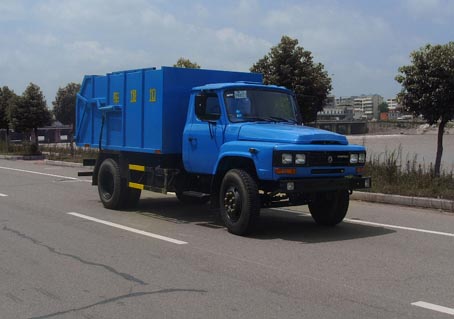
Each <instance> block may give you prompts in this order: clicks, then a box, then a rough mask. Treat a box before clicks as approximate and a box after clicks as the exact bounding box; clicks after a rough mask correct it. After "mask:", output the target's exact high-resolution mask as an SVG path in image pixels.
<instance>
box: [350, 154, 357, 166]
mask: <svg viewBox="0 0 454 319" xmlns="http://www.w3.org/2000/svg"><path fill="white" fill-rule="evenodd" d="M350 164H358V154H350Z"/></svg>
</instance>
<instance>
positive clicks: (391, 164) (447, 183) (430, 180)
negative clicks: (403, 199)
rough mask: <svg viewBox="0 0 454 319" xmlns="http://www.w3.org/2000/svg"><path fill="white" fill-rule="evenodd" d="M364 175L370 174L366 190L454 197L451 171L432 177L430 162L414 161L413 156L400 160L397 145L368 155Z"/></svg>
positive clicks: (400, 155) (453, 180)
mask: <svg viewBox="0 0 454 319" xmlns="http://www.w3.org/2000/svg"><path fill="white" fill-rule="evenodd" d="M366 175H368V176H371V177H372V188H371V189H370V190H369V191H370V192H375V193H384V194H395V195H403V196H416V197H430V198H441V199H451V200H454V176H453V171H452V170H451V171H446V170H442V172H441V175H440V177H435V176H434V170H433V166H432V163H429V164H428V165H426V164H424V163H423V164H421V163H418V161H417V156H416V155H415V156H414V157H413V158H412V159H405V160H403V159H402V148H401V147H399V148H398V149H397V150H394V151H391V152H388V151H386V152H384V153H382V154H379V155H373V156H372V157H371V158H369V160H368V163H367V164H366Z"/></svg>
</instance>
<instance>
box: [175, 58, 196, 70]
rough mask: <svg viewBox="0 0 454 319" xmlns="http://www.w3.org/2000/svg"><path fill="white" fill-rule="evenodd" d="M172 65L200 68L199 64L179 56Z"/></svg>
mask: <svg viewBox="0 0 454 319" xmlns="http://www.w3.org/2000/svg"><path fill="white" fill-rule="evenodd" d="M173 66H174V67H176V68H187V69H200V65H198V64H197V63H195V62H192V61H191V60H189V59H185V58H183V57H181V58H179V59H178V61H177V63H175V64H174V65H173Z"/></svg>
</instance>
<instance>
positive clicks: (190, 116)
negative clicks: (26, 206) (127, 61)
mask: <svg viewBox="0 0 454 319" xmlns="http://www.w3.org/2000/svg"><path fill="white" fill-rule="evenodd" d="M299 112H300V111H299V108H298V105H297V103H296V100H295V96H294V93H293V92H292V91H290V90H288V89H287V88H285V87H281V86H275V85H264V84H263V78H262V75H261V74H257V73H247V72H230V71H217V70H203V69H186V68H173V67H161V68H160V69H156V68H147V69H139V70H128V71H121V72H113V73H109V74H106V75H102V76H99V75H88V76H85V77H84V79H83V83H82V86H81V89H80V92H79V94H78V95H77V103H76V125H75V126H76V132H75V140H76V144H77V145H78V146H80V147H91V148H98V149H99V151H98V156H97V158H96V159H92V160H86V161H84V164H85V165H87V166H93V171H91V172H81V174H84V175H90V176H92V184H93V185H96V186H97V187H98V192H99V197H100V199H101V202H102V204H103V205H104V207H106V208H108V209H127V208H131V207H133V206H134V205H136V204H137V203H138V201H139V198H140V195H141V191H143V190H148V191H154V192H159V193H163V194H166V193H168V192H171V193H175V194H176V196H177V198H178V199H179V200H180V201H181V202H184V203H188V204H204V203H207V202H209V201H210V202H211V205H212V206H213V207H218V208H219V212H220V216H221V219H222V221H223V222H224V224H225V226H226V228H227V230H228V231H229V232H231V233H234V234H237V235H245V234H247V233H248V232H250V231H251V229H253V227H254V225H256V223H257V219H258V218H259V215H260V209H261V208H262V207H273V206H278V205H279V206H282V205H308V207H309V211H310V213H311V215H312V217H313V219H314V220H315V222H316V223H318V224H321V225H331V226H332V225H336V224H338V223H340V222H341V221H342V220H343V219H344V217H345V215H346V213H347V210H348V205H349V196H350V194H351V193H352V191H353V190H355V189H363V188H369V187H370V185H371V180H370V178H369V177H366V176H363V174H364V165H365V162H366V150H365V148H364V147H363V146H360V145H352V144H349V143H348V141H347V138H346V137H345V136H343V135H340V134H336V133H333V132H328V131H324V130H320V129H316V128H312V127H308V126H304V125H302V123H301V120H300V119H301V116H300V113H299Z"/></svg>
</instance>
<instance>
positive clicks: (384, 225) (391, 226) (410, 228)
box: [344, 219, 454, 237]
mask: <svg viewBox="0 0 454 319" xmlns="http://www.w3.org/2000/svg"><path fill="white" fill-rule="evenodd" d="M344 221H347V222H349V223H351V224H360V225H370V226H381V227H387V228H395V229H403V230H410V231H415V232H419V233H426V234H433V235H440V236H447V237H454V234H452V233H444V232H440V231H434V230H428V229H421V228H413V227H404V226H397V225H389V224H380V223H373V222H368V221H362V220H356V219H344Z"/></svg>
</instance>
